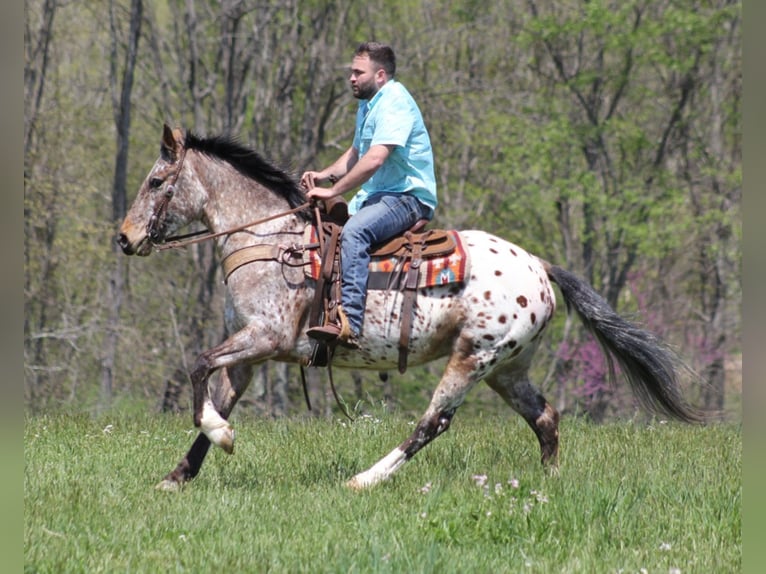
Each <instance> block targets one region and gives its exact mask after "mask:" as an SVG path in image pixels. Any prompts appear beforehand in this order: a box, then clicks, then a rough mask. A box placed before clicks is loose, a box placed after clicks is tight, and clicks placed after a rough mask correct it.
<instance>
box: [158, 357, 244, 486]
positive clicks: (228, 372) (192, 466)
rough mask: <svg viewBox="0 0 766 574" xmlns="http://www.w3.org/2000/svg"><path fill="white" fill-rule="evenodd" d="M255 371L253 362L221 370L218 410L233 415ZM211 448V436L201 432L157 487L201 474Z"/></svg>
mask: <svg viewBox="0 0 766 574" xmlns="http://www.w3.org/2000/svg"><path fill="white" fill-rule="evenodd" d="M252 374H253V368H252V366H250V365H236V366H233V367H229V368H224V369H221V370H220V382H219V384H218V385H217V387H216V389H215V392H214V393H213V394H212V397H211V398H212V400H213V403H214V405H215V407H216V409H217V410H218V412H220V413H221V415H223V416H224V417H225V418H228V417H229V415H230V414H231V411H232V409H233V408H234V405H235V404H237V401H238V400H239V399H240V397H241V396H242V394H243V393H244V392H245V390H246V389H247V387H248V386H249V385H250V381H251V378H252ZM209 449H210V439H208V438H207V437H206V436H205V434H204V433H199V434H198V435H197V438H196V439H195V440H194V442H193V443H192V446H191V448H190V449H189V451H188V452H187V453H186V455H185V456H184V457H183V458H182V459H181V461H180V462H179V463H178V466H176V468H175V469H173V470H172V471H171V472H169V473H168V474H167V476H165V478H163V479H162V481H161V482H160V483H159V484H158V485H157V488H158V489H160V490H177V489H178V488H179V487H180V486H181V485H182V484H184V483H185V482H188V481H189V480H191V479H192V478H194V477H195V476H197V474H198V473H199V471H200V468H201V467H202V462H203V461H204V460H205V456H206V455H207V452H208V450H209Z"/></svg>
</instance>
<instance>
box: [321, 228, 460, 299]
mask: <svg viewBox="0 0 766 574" xmlns="http://www.w3.org/2000/svg"><path fill="white" fill-rule="evenodd" d="M446 233H448V234H449V235H450V236H451V237H452V239H453V240H454V242H455V250H454V251H453V252H452V253H450V254H449V255H445V256H440V257H433V258H427V259H423V262H422V263H421V265H420V276H419V278H418V289H421V288H423V287H434V286H438V285H450V284H452V283H463V282H465V280H466V277H468V275H469V274H470V272H471V262H470V257H469V255H468V252H467V251H466V249H465V247H464V246H463V241H462V240H461V238H460V234H459V233H458V232H457V231H454V230H450V231H447V232H446ZM317 240H318V238H317V235H316V228H315V227H314V226H311V242H312V243H316V242H317ZM309 253H310V255H309V265H307V266H306V275H308V276H309V277H312V278H314V279H318V278H319V273H320V269H321V266H322V260H321V257H320V255H319V250H318V249H312V250H311V251H310V252H309ZM369 268H370V275H369V278H368V280H367V288H368V289H373V290H383V289H400V288H401V286H402V283H403V280H404V278H405V277H406V275H407V271H409V269H410V260H409V259H407V260H405V261H404V262H403V263H402V261H401V258H400V257H396V256H385V257H372V259H371V260H370V267H369Z"/></svg>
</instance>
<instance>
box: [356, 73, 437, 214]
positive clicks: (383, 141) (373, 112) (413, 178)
mask: <svg viewBox="0 0 766 574" xmlns="http://www.w3.org/2000/svg"><path fill="white" fill-rule="evenodd" d="M353 145H354V148H356V150H357V151H358V152H359V157H360V158H361V157H362V156H363V155H364V154H365V153H367V152H368V151H369V149H370V147H371V146H373V145H394V146H396V147H395V148H394V149H393V151H392V152H391V153H390V154H389V156H388V158H386V161H385V162H383V165H381V166H380V168H378V171H376V172H375V173H374V174H373V176H372V177H371V178H370V179H369V180H367V181H366V182H365V183H364V184H362V188H361V189H360V190H359V192H357V194H356V195H355V196H354V197H353V198H352V199H351V201H350V202H349V204H348V211H349V213H351V214H354V213H356V212H357V211H358V210H359V207H360V206H361V205H362V204H363V203H364V202H365V201H366V200H367V198H369V197H370V196H371V195H374V194H376V193H405V192H406V193H410V194H412V195H414V196H415V197H416V198H417V199H418V200H419V201H420V202H421V203H424V204H425V205H427V206H428V207H430V208H431V209H435V208H436V204H437V200H436V178H435V177H434V155H433V150H432V149H431V139H430V138H429V136H428V130H426V126H425V124H424V123H423V116H422V115H421V113H420V109H419V108H418V105H417V103H415V100H414V99H413V98H412V96H411V95H410V93H409V92H408V91H407V88H405V87H404V86H403V85H402V84H400V83H399V82H397V81H396V80H393V79H391V80H389V81H388V82H386V83H385V84H384V85H383V87H382V88H381V89H380V90H378V93H376V94H375V95H374V96H373V97H372V99H370V100H362V101H361V102H360V103H359V109H358V111H357V114H356V131H355V132H354V144H353Z"/></svg>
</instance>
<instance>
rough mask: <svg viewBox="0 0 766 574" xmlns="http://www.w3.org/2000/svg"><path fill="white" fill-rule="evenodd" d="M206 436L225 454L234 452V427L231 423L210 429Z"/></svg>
mask: <svg viewBox="0 0 766 574" xmlns="http://www.w3.org/2000/svg"><path fill="white" fill-rule="evenodd" d="M207 438H209V439H210V442H212V443H213V444H214V445H216V446H219V447H221V448H222V449H223V450H224V452H225V453H226V454H233V453H234V429H233V428H232V427H231V425H228V424H227V425H225V426H220V427H218V428H214V429H212V430H210V431H209V432H208V433H207Z"/></svg>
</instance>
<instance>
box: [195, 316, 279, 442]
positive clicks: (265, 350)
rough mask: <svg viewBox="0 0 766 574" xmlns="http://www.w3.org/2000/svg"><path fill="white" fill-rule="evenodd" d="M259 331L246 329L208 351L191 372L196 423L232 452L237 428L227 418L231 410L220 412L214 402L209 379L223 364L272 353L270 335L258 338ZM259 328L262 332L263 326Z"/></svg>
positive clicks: (231, 364)
mask: <svg viewBox="0 0 766 574" xmlns="http://www.w3.org/2000/svg"><path fill="white" fill-rule="evenodd" d="M256 332H258V329H257V328H256V327H249V328H247V329H243V330H241V331H239V332H237V333H235V334H234V335H232V336H231V337H229V338H228V339H226V341H224V342H223V343H221V344H220V345H218V346H216V347H213V348H212V349H210V350H209V351H205V352H204V353H202V354H201V355H200V356H199V358H198V359H197V361H196V363H195V364H194V369H193V370H192V372H191V376H190V378H191V383H192V393H193V397H194V399H193V406H194V425H195V426H196V427H198V428H199V429H200V430H201V431H202V432H203V433H204V435H205V436H206V437H207V438H208V439H209V440H210V442H212V443H213V444H214V445H216V446H219V447H221V448H222V449H223V450H225V451H226V452H227V453H229V454H231V453H232V452H233V451H234V429H233V428H232V426H231V425H230V424H229V422H228V421H227V420H226V418H225V417H227V416H228V412H221V409H219V408H216V405H215V404H214V403H213V400H212V399H211V397H210V391H209V389H208V380H209V379H210V375H212V374H213V373H214V372H215V371H216V370H218V369H220V368H222V367H226V368H230V367H234V366H236V365H240V364H251V363H255V362H259V361H261V360H265V359H268V358H270V357H271V356H273V355H274V347H272V346H270V345H269V344H268V343H269V340H270V339H271V338H270V337H268V336H261V337H258V338H257V340H256V337H255V333H256ZM260 332H261V333H262V334H263V330H261V331H260ZM222 415H223V416H222Z"/></svg>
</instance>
